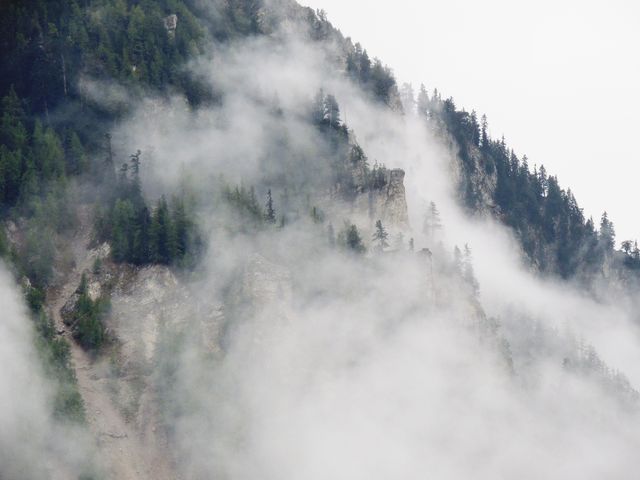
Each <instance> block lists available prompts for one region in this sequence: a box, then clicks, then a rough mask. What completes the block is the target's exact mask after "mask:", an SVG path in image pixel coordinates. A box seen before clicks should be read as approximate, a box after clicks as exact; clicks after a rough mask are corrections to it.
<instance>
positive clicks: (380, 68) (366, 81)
mask: <svg viewBox="0 0 640 480" xmlns="http://www.w3.org/2000/svg"><path fill="white" fill-rule="evenodd" d="M347 75H348V76H349V78H351V79H352V80H353V81H355V82H356V83H358V84H360V85H361V86H362V87H363V88H364V89H365V91H368V92H370V93H371V95H372V96H373V97H374V98H375V99H377V100H379V101H381V102H383V103H386V104H387V105H390V106H391V105H392V102H393V100H394V97H397V94H398V86H397V84H396V79H395V77H394V76H393V73H392V71H391V69H390V68H389V67H387V66H384V65H383V64H382V62H381V61H380V60H378V59H375V60H374V61H373V63H372V62H371V59H370V58H369V55H368V54H367V51H366V50H363V49H362V46H361V45H360V44H359V43H356V44H355V46H354V47H353V50H352V51H351V52H349V54H348V55H347Z"/></svg>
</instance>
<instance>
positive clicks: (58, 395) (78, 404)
mask: <svg viewBox="0 0 640 480" xmlns="http://www.w3.org/2000/svg"><path fill="white" fill-rule="evenodd" d="M25 297H26V300H27V304H28V306H29V309H30V311H31V315H32V318H33V322H34V326H35V330H36V333H37V335H36V348H37V351H38V353H39V356H40V359H41V361H42V365H43V368H44V370H45V374H46V375H47V377H49V378H51V379H53V380H54V381H55V385H56V391H55V396H54V404H53V411H54V414H55V415H56V416H57V417H58V418H60V419H62V420H66V421H72V422H83V421H84V419H85V416H84V414H85V412H84V404H83V402H82V397H81V396H80V392H79V391H78V387H77V383H76V377H75V374H74V372H73V368H72V367H71V364H70V357H71V354H70V350H69V344H68V343H67V342H66V340H65V339H64V338H62V337H58V336H57V334H56V332H55V329H54V326H53V322H52V321H51V319H50V318H49V317H48V316H47V315H46V314H45V312H44V301H45V292H44V290H42V289H40V288H33V287H28V288H26V289H25Z"/></svg>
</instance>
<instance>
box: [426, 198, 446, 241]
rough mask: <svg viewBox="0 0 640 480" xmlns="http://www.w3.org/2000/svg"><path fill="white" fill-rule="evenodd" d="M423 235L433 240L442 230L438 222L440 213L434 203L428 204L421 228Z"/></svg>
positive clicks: (440, 222) (439, 221) (440, 223)
mask: <svg viewBox="0 0 640 480" xmlns="http://www.w3.org/2000/svg"><path fill="white" fill-rule="evenodd" d="M422 230H423V232H424V234H425V235H426V236H427V238H428V239H430V240H432V241H433V240H435V238H436V237H437V235H438V234H439V232H440V230H442V221H441V220H440V212H439V211H438V207H437V206H436V204H435V202H431V203H430V204H429V208H428V210H427V213H426V214H425V218H424V223H423V226H422Z"/></svg>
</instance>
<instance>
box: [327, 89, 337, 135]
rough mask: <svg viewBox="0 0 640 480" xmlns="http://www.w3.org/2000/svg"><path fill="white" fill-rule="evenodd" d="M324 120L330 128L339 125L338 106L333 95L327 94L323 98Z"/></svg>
mask: <svg viewBox="0 0 640 480" xmlns="http://www.w3.org/2000/svg"><path fill="white" fill-rule="evenodd" d="M324 121H325V122H326V123H327V124H328V125H329V126H330V127H332V128H338V127H339V126H340V106H339V105H338V102H337V100H336V97H334V96H333V95H327V96H326V97H325V100H324Z"/></svg>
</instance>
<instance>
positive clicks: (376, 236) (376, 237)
mask: <svg viewBox="0 0 640 480" xmlns="http://www.w3.org/2000/svg"><path fill="white" fill-rule="evenodd" d="M388 238H389V234H388V233H387V231H386V230H385V228H384V227H383V226H382V222H381V221H380V220H378V221H376V231H375V232H374V233H373V241H374V242H378V251H379V252H382V251H383V250H384V249H385V248H386V247H388V246H389V242H387V239H388Z"/></svg>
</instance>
